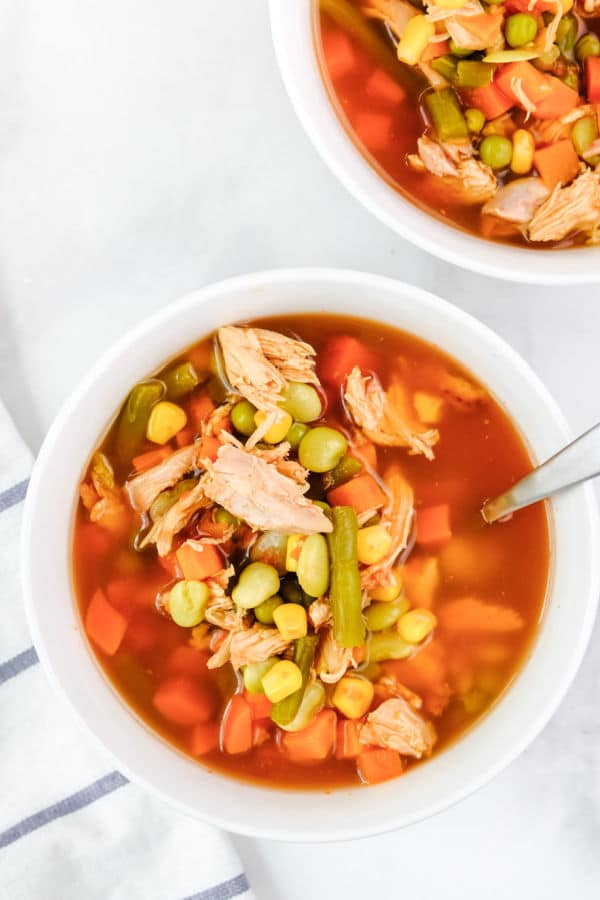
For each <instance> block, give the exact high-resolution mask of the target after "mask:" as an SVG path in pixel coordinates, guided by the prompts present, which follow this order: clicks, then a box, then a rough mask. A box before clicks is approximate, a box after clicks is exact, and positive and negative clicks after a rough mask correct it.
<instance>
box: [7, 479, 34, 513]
mask: <svg viewBox="0 0 600 900" xmlns="http://www.w3.org/2000/svg"><path fill="white" fill-rule="evenodd" d="M28 484H29V478H26V479H25V481H19V483H18V484H13V486H12V487H9V488H8V490H6V491H2V493H1V494H0V513H1V512H4V510H5V509H10V508H11V506H16V505H17V503H20V502H21V500H24V499H25V494H26V493H27V485H28Z"/></svg>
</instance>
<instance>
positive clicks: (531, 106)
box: [510, 77, 535, 121]
mask: <svg viewBox="0 0 600 900" xmlns="http://www.w3.org/2000/svg"><path fill="white" fill-rule="evenodd" d="M510 87H511V90H512V92H513V94H514V95H515V97H516V98H517V100H518V101H519V103H520V104H521V106H522V107H523V109H524V110H525V112H526V113H527V117H526V120H525V121H527V119H528V118H529V116H531V115H533V114H534V113H535V103H534V102H533V100H532V99H531V98H530V97H528V96H527V94H526V93H525V88H524V87H523V80H522V79H521V78H517V77H513V78H511V79H510Z"/></svg>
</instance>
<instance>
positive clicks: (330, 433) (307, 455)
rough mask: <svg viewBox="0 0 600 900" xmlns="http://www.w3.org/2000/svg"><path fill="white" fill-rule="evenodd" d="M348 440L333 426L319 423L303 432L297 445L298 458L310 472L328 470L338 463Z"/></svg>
mask: <svg viewBox="0 0 600 900" xmlns="http://www.w3.org/2000/svg"><path fill="white" fill-rule="evenodd" d="M347 448H348V441H347V440H346V438H345V437H344V435H343V434H342V433H341V431H336V429H335V428H328V427H326V426H325V425H319V426H318V427H317V428H312V429H311V430H310V431H309V432H308V434H305V435H304V437H303V438H302V440H301V441H300V446H299V447H298V459H299V460H300V462H301V463H302V465H303V466H304V467H305V468H306V469H308V470H309V471H310V472H328V471H329V470H330V469H333V468H334V467H335V466H337V464H338V463H339V461H340V459H341V458H342V456H343V455H344V453H345V452H346V450H347Z"/></svg>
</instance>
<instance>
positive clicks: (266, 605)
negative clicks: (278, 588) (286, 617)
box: [254, 594, 283, 625]
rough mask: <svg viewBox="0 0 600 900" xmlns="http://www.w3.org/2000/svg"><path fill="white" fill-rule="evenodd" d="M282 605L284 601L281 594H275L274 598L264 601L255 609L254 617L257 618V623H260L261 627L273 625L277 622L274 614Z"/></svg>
mask: <svg viewBox="0 0 600 900" xmlns="http://www.w3.org/2000/svg"><path fill="white" fill-rule="evenodd" d="M282 603H283V600H282V599H281V597H280V596H279V594H273V596H272V597H269V598H268V599H267V600H263V602H262V603H259V604H258V606H255V607H254V615H255V616H256V619H257V621H259V622H260V624H261V625H273V623H274V622H275V619H274V617H273V613H274V612H275V610H276V609H277V607H278V606H281V604H282Z"/></svg>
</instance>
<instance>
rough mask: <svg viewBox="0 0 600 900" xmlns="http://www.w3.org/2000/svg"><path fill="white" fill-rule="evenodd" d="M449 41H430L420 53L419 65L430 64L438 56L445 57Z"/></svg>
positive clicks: (448, 50)
mask: <svg viewBox="0 0 600 900" xmlns="http://www.w3.org/2000/svg"><path fill="white" fill-rule="evenodd" d="M450 52H451V51H450V41H430V42H429V44H427V46H426V47H425V49H424V50H423V52H422V53H421V58H420V59H419V62H420V63H424V62H430V61H431V60H432V59H437V58H438V56H446V55H447V54H448V53H450Z"/></svg>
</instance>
